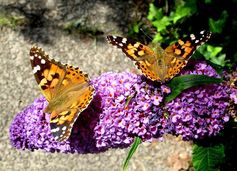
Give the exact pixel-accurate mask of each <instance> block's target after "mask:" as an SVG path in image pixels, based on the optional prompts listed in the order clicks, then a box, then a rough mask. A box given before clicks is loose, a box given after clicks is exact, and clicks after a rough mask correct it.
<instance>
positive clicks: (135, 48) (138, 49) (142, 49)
mask: <svg viewBox="0 0 237 171" xmlns="http://www.w3.org/2000/svg"><path fill="white" fill-rule="evenodd" d="M107 40H108V42H109V43H110V44H112V45H114V46H117V47H118V48H120V49H122V51H123V52H124V53H125V54H126V56H127V57H129V58H130V59H131V60H133V61H141V60H144V59H147V58H150V57H151V56H152V55H154V51H153V50H152V49H150V48H149V47H148V46H146V45H144V44H142V43H140V42H136V41H133V40H131V39H127V38H125V37H119V36H111V35H109V36H107Z"/></svg>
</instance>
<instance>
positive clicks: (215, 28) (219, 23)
mask: <svg viewBox="0 0 237 171" xmlns="http://www.w3.org/2000/svg"><path fill="white" fill-rule="evenodd" d="M228 16H229V15H228V12H227V11H222V13H221V16H220V18H219V19H218V20H214V19H212V18H209V27H210V30H211V32H213V33H222V30H223V28H224V26H225V23H226V20H227V18H228Z"/></svg>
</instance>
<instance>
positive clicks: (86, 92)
mask: <svg viewBox="0 0 237 171" xmlns="http://www.w3.org/2000/svg"><path fill="white" fill-rule="evenodd" d="M30 59H31V65H32V68H33V72H34V75H35V78H36V81H37V83H38V84H39V87H40V89H41V91H42V93H43V95H44V96H45V97H46V99H47V100H48V102H49V104H48V106H47V107H46V109H45V112H47V113H50V129H51V133H52V135H53V137H54V138H55V139H56V140H57V141H65V140H67V139H68V138H69V136H70V134H71V130H72V127H73V124H74V122H75V121H76V119H77V118H78V116H79V114H80V113H81V112H82V111H83V110H84V109H86V108H87V106H88V105H89V104H90V102H91V100H92V98H93V95H94V87H93V86H92V85H90V83H89V78H88V76H87V74H85V73H83V72H82V71H81V70H80V69H79V68H74V67H73V66H70V65H63V64H61V63H59V62H56V61H55V60H53V59H49V57H48V55H47V54H46V53H45V52H44V51H43V50H42V49H41V48H38V47H32V48H31V51H30Z"/></svg>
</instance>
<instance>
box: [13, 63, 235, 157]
mask: <svg viewBox="0 0 237 171" xmlns="http://www.w3.org/2000/svg"><path fill="white" fill-rule="evenodd" d="M181 74H204V75H208V76H212V77H219V75H218V74H217V73H216V72H215V70H214V69H213V68H212V67H211V66H209V65H207V64H206V63H205V62H199V63H196V64H194V65H192V68H190V67H186V69H185V70H184V71H182V72H181ZM91 83H92V84H93V86H94V87H95V89H96V94H95V96H94V99H93V100H92V102H91V104H90V105H89V106H88V108H87V109H86V110H85V111H83V112H82V113H81V114H80V116H79V118H78V119H77V121H76V123H75V124H74V127H73V130H72V134H71V136H70V138H69V139H68V140H67V141H65V142H57V141H55V140H54V138H53V137H52V135H51V133H50V128H49V118H50V115H49V114H45V113H44V112H43V110H44V108H45V107H46V106H47V101H46V100H45V99H44V98H43V97H39V98H38V99H36V100H35V101H34V103H33V104H31V105H30V106H28V107H26V108H25V109H24V110H23V111H22V112H20V113H19V114H17V115H16V117H15V119H14V120H13V122H12V124H11V127H10V140H11V143H12V145H13V146H15V147H16V148H21V149H30V150H34V149H44V150H46V151H50V152H54V151H60V152H65V153H67V152H70V153H74V152H76V153H96V152H101V151H104V150H106V149H108V148H124V147H128V146H129V145H131V143H132V142H133V139H134V137H136V136H139V137H140V138H142V140H143V141H151V140H152V139H153V138H161V137H162V135H163V134H164V133H171V134H174V135H181V136H182V137H183V139H184V140H193V139H201V138H204V137H206V136H214V135H216V134H217V133H219V132H220V130H222V129H223V127H224V123H225V122H227V121H228V120H229V114H228V112H226V110H227V107H228V105H229V103H228V101H229V99H230V98H231V99H233V100H234V101H235V102H236V99H237V96H236V94H237V91H233V92H231V93H232V94H231V93H230V91H231V90H230V88H229V87H228V86H227V84H224V83H221V84H210V85H203V86H199V87H193V88H190V89H188V90H185V91H183V92H182V94H180V95H179V96H178V97H176V98H175V99H174V100H173V101H171V102H169V103H167V104H164V98H165V96H166V95H167V94H169V93H170V91H171V90H170V89H169V88H168V87H167V86H165V85H160V84H159V83H156V82H152V81H149V80H148V79H146V78H145V77H144V76H139V75H136V74H132V73H126V72H124V73H112V72H110V73H105V74H102V75H101V76H99V77H97V78H95V79H93V80H92V81H91Z"/></svg>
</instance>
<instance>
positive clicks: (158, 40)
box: [152, 33, 163, 43]
mask: <svg viewBox="0 0 237 171" xmlns="http://www.w3.org/2000/svg"><path fill="white" fill-rule="evenodd" d="M162 40H163V37H162V36H161V34H160V33H157V34H156V35H155V37H154V38H153V40H152V42H153V43H159V42H161V41H162Z"/></svg>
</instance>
